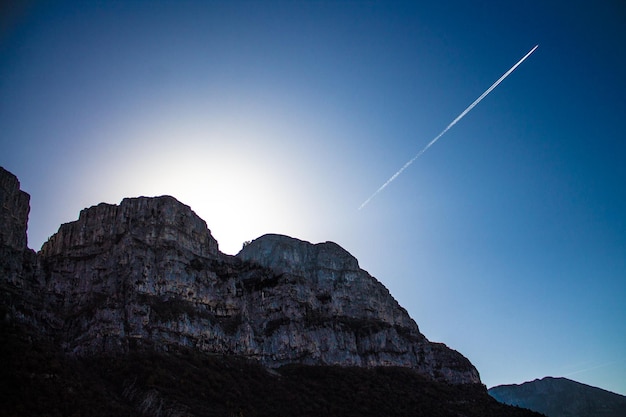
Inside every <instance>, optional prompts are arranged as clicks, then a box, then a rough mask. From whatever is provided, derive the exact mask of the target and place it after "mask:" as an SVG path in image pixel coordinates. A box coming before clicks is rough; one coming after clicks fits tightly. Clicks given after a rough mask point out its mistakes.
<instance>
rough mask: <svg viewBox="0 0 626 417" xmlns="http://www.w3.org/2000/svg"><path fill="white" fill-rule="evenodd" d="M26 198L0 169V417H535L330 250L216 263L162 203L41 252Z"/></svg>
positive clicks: (275, 246) (215, 252)
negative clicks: (30, 228)
mask: <svg viewBox="0 0 626 417" xmlns="http://www.w3.org/2000/svg"><path fill="white" fill-rule="evenodd" d="M29 199H30V196H29V195H28V194H26V193H25V192H23V191H21V190H20V188H19V181H18V179H17V178H16V177H15V176H14V175H13V174H11V173H9V172H8V171H6V170H4V169H2V168H0V341H2V343H0V358H2V361H3V366H1V367H0V417H1V416H14V415H15V416H18V415H19V416H31V415H32V416H34V415H46V416H69V415H90V416H111V415H115V416H151V417H183V416H185V417H193V416H195V417H203V416H207V417H208V416H235V415H236V416H240V415H245V416H248V417H249V416H270V415H271V416H294V415H295V416H314V415H316V416H317V415H327V416H333V417H338V416H359V417H366V416H394V415H396V416H429V417H437V416H440V417H456V416H465V417H490V416H493V417H496V416H497V417H504V416H511V417H532V416H533V415H535V413H533V412H531V411H529V410H523V409H520V408H516V407H510V406H506V405H504V404H501V403H499V402H497V401H496V400H494V399H493V398H492V397H490V396H489V395H488V394H487V389H486V387H485V386H484V385H482V383H481V381H480V378H479V375H478V371H477V370H476V368H475V367H474V366H473V365H472V364H471V363H470V361H469V360H468V359H467V358H465V357H464V356H463V355H461V354H460V353H459V352H456V351H454V350H452V349H450V348H448V347H447V346H445V345H444V344H441V343H433V342H430V341H429V340H428V339H426V337H425V336H424V335H423V334H422V333H421V332H420V331H419V328H418V326H417V324H416V323H415V322H414V321H413V319H411V318H410V317H409V314H408V313H407V311H406V310H405V309H403V308H402V307H401V306H400V305H399V304H398V303H397V302H396V300H395V299H394V298H393V297H392V296H391V294H390V293H389V291H388V290H387V289H386V288H385V287H384V286H383V284H381V283H380V282H379V281H378V280H376V279H375V278H374V277H372V276H371V275H369V274H368V273H367V272H366V271H364V270H362V269H361V268H360V267H359V265H358V261H357V260H356V258H354V257H353V256H352V255H350V254H349V253H348V252H347V251H346V250H344V249H343V248H341V247H340V246H339V245H337V244H335V243H332V242H325V243H320V244H316V245H314V244H311V243H309V242H304V241H301V240H298V239H294V238H290V237H287V236H279V235H265V236H262V237H260V238H258V239H256V240H254V241H253V242H250V243H248V244H246V245H245V247H244V248H243V249H242V251H241V252H240V253H239V254H238V255H237V256H229V255H225V254H223V253H221V252H220V251H219V249H218V243H217V241H216V240H215V239H214V238H213V236H212V235H211V233H210V231H209V229H208V228H207V225H206V223H205V221H204V220H202V219H200V218H199V217H198V216H197V215H196V214H195V213H194V212H193V211H192V210H191V208H190V207H188V206H186V205H184V204H182V203H180V202H179V201H177V200H176V199H175V198H173V197H169V196H163V197H154V198H148V197H138V198H128V199H124V200H123V201H122V202H121V204H120V205H112V204H104V203H103V204H99V205H97V206H94V207H91V208H88V209H85V210H83V211H81V213H80V216H79V218H78V220H76V221H73V222H70V223H66V224H63V225H61V227H60V229H59V231H58V232H57V233H56V234H54V235H53V236H52V237H51V238H50V239H49V240H48V241H47V242H46V243H45V244H44V245H43V247H42V249H41V251H40V252H38V253H35V252H34V251H32V250H30V249H28V248H27V246H26V243H27V241H26V227H27V222H28V213H29Z"/></svg>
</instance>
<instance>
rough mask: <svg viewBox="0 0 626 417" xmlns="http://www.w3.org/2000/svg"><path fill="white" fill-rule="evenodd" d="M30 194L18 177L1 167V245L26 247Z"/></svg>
mask: <svg viewBox="0 0 626 417" xmlns="http://www.w3.org/2000/svg"><path fill="white" fill-rule="evenodd" d="M29 202H30V196H29V195H28V194H27V193H25V192H24V191H22V190H20V182H19V180H18V179H17V177H16V176H15V175H13V174H11V173H10V172H9V171H7V170H6V169H4V168H2V167H0V225H2V227H0V245H1V246H7V247H10V248H12V249H15V250H24V249H26V244H27V238H26V228H27V225H28V213H29V211H30V205H29Z"/></svg>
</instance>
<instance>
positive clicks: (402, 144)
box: [0, 0, 626, 395]
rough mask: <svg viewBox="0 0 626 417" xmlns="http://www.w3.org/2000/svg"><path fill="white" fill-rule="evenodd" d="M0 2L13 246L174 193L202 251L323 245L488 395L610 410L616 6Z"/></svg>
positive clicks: (622, 151) (620, 227) (37, 243)
mask: <svg viewBox="0 0 626 417" xmlns="http://www.w3.org/2000/svg"><path fill="white" fill-rule="evenodd" d="M15 3H18V4H13V5H10V6H7V4H6V2H5V3H3V6H1V7H2V10H0V166H3V167H4V168H5V169H7V170H9V171H11V172H12V173H14V174H15V175H16V176H17V177H18V178H19V179H20V182H21V188H22V189H23V190H24V191H26V192H28V193H29V194H30V195H31V211H30V220H29V229H28V240H29V247H31V248H33V249H35V250H38V249H39V248H40V247H41V245H42V244H43V243H44V242H45V241H46V240H47V239H48V237H49V236H51V235H52V234H54V233H55V232H56V231H57V230H58V227H59V225H60V224H62V223H66V222H70V221H73V220H76V219H77V218H78V214H79V212H80V210H81V209H83V208H86V207H90V206H93V205H96V204H98V203H100V202H107V203H112V204H118V203H119V202H120V201H121V200H122V198H124V197H136V196H141V195H145V196H158V195H164V194H168V195H173V196H174V197H176V198H177V199H178V200H180V201H181V202H183V203H185V204H187V205H189V206H191V208H192V209H193V210H194V211H195V212H196V213H197V214H198V215H199V216H200V217H201V218H203V219H204V220H205V221H206V222H207V225H208V227H209V229H210V230H211V232H212V234H213V236H214V237H215V238H216V239H217V240H218V242H219V245H220V249H221V250H222V251H223V252H225V253H229V254H235V253H237V252H238V251H239V250H240V248H241V247H242V244H243V242H244V241H248V240H252V239H255V238H257V237H259V236H261V235H263V234H265V233H281V234H286V235H289V236H293V237H296V238H299V239H302V240H307V241H310V242H313V243H317V242H325V241H334V242H336V243H338V244H340V245H341V246H342V247H344V248H345V249H346V250H348V251H349V252H350V253H352V254H353V255H354V256H355V257H357V258H358V260H359V264H360V266H361V268H363V269H365V270H367V271H368V272H369V273H370V274H371V275H373V276H374V277H376V278H377V279H378V280H380V281H381V282H382V283H383V284H384V285H385V286H386V287H387V288H388V289H389V290H390V292H391V294H392V295H393V296H394V297H395V298H396V299H397V300H398V302H399V303H400V304H401V305H402V306H403V307H405V308H406V309H407V310H408V312H409V314H410V315H411V317H412V318H413V319H415V321H416V322H417V323H418V325H419V327H420V330H421V331H422V333H424V334H425V335H426V337H427V338H429V339H430V340H432V341H437V342H443V343H445V344H447V345H448V346H450V347H451V348H453V349H455V350H458V351H460V352H461V353H463V354H464V355H465V356H466V357H468V358H469V359H470V360H471V361H472V363H473V364H474V365H475V366H476V367H477V368H478V370H479V372H480V375H481V379H482V381H483V383H484V384H485V385H487V386H488V387H491V386H495V385H499V384H511V383H522V382H524V381H529V380H533V379H535V378H542V377H544V376H555V377H558V376H564V377H567V378H570V379H573V380H576V381H579V382H582V383H586V384H589V385H593V386H597V387H600V388H603V389H607V390H610V391H613V392H616V393H620V394H622V395H626V214H625V213H626V134H625V133H624V131H625V130H624V127H623V121H624V117H626V100H625V99H624V97H625V96H626V77H624V75H625V74H626V48H624V47H623V43H624V40H626V6H624V3H623V2H620V1H618V0H615V1H611V0H605V1H600V2H589V1H577V0H574V1H567V2H566V1H534V0H528V1H518V2H505V3H503V2H500V1H460V0H454V1H442V2H401V1H271V0H268V1H63V0H59V1H32V0H31V1H21V2H15ZM535 45H539V48H538V49H537V50H536V51H535V52H534V53H533V54H532V55H531V56H530V57H528V59H527V60H526V61H524V62H523V63H522V64H521V65H520V66H519V67H518V68H517V69H516V70H515V71H514V72H513V73H512V74H511V75H509V76H508V77H507V78H506V79H505V80H504V81H503V82H502V83H501V84H500V85H499V86H498V87H497V88H495V89H494V90H493V91H492V92H491V93H490V94H489V95H488V96H487V97H486V98H484V100H482V101H481V102H480V103H479V104H478V105H477V106H476V107H475V108H474V109H472V111H471V112H469V113H468V114H467V115H465V117H463V118H462V120H460V121H459V122H458V123H457V124H456V125H454V126H453V127H452V128H451V129H450V130H449V131H448V132H446V134H445V135H444V136H443V137H441V138H440V139H439V140H438V141H437V143H435V144H434V145H433V146H432V147H430V148H429V149H428V151H427V152H425V153H424V154H423V155H422V156H420V157H419V158H418V159H417V160H416V161H415V162H414V163H413V164H412V165H411V166H410V167H408V168H407V169H406V170H405V171H403V172H402V174H401V175H399V176H398V177H397V178H396V179H395V180H394V181H393V182H392V183H390V184H389V185H388V186H387V187H386V188H385V189H384V190H383V191H382V192H380V193H379V194H378V195H376V197H375V198H373V199H372V200H371V201H370V202H369V203H368V204H367V205H366V206H365V207H363V208H362V209H361V210H359V207H360V206H361V204H362V203H363V202H364V201H365V200H366V199H367V198H368V197H369V196H371V195H372V194H373V193H374V192H375V191H376V190H377V189H378V188H379V187H380V186H381V185H382V184H383V183H385V181H387V180H388V179H389V178H390V177H391V176H392V175H393V174H394V173H395V172H397V171H398V170H399V169H400V168H401V167H402V166H403V165H404V164H405V163H406V162H407V161H409V160H410V159H411V158H412V157H413V156H415V155H416V154H417V153H418V152H419V151H420V150H421V149H423V148H424V146H426V145H427V144H428V143H429V142H430V141H431V140H432V139H433V138H434V137H436V135H437V134H439V133H440V132H441V131H442V130H443V129H444V128H445V127H446V126H447V125H448V124H449V123H450V122H452V121H453V120H454V118H455V117H457V116H458V115H459V114H460V113H461V112H462V111H463V110H464V109H465V108H467V106H469V105H470V104H471V103H472V102H473V101H474V100H475V99H476V98H477V97H479V96H480V95H481V94H482V93H483V92H484V91H485V90H486V89H487V88H488V87H489V86H490V85H492V83H493V82H495V81H496V80H497V79H498V78H499V77H500V76H502V75H503V74H504V73H505V72H506V71H507V70H508V69H509V68H511V67H512V66H513V65H514V64H515V63H516V62H518V61H519V60H520V59H521V58H522V57H523V56H524V55H525V54H526V53H527V52H528V51H530V50H531V48H533V47H534V46H535Z"/></svg>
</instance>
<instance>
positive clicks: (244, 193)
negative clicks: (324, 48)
mask: <svg viewBox="0 0 626 417" xmlns="http://www.w3.org/2000/svg"><path fill="white" fill-rule="evenodd" d="M197 120H198V119H196V122H194V121H190V120H184V121H183V120H173V119H171V118H170V119H166V120H163V121H161V122H160V123H159V125H158V126H152V127H151V128H150V129H147V130H144V131H141V130H138V129H128V130H127V131H126V132H125V133H123V134H122V135H121V137H125V138H126V140H124V141H123V142H124V145H123V146H121V147H116V148H110V149H109V152H108V153H109V155H108V156H107V157H106V158H102V159H105V160H107V161H108V162H107V163H109V164H110V161H115V169H113V170H111V172H110V173H109V174H108V175H109V178H108V179H107V180H106V181H105V182H106V190H104V191H105V193H104V194H105V196H106V198H107V200H108V201H109V202H111V203H119V201H120V200H121V199H122V198H124V197H132V196H139V195H144V196H157V195H166V194H167V195H172V196H173V197H175V198H177V199H178V200H179V201H181V202H182V203H184V204H187V205H189V206H190V207H191V208H192V210H194V211H195V212H196V214H198V215H199V216H200V217H201V218H202V219H203V220H205V221H206V222H207V225H208V227H209V229H210V230H211V232H212V234H213V236H214V237H215V238H216V239H217V240H218V243H219V246H220V250H221V251H223V252H225V253H229V254H235V253H237V252H238V251H239V250H240V249H241V247H242V244H243V242H244V241H247V240H251V239H254V238H256V237H258V236H260V235H262V234H265V233H270V232H273V233H290V230H291V229H292V227H295V225H296V224H297V221H296V220H297V219H296V218H295V216H294V214H293V213H297V212H299V211H301V210H299V209H298V207H297V205H298V204H300V202H301V198H299V193H300V191H299V190H298V188H299V187H298V185H297V181H295V180H294V176H293V175H290V174H289V171H291V169H290V167H291V168H293V166H292V165H293V162H292V161H291V160H290V159H289V158H288V157H287V156H286V155H284V152H283V151H281V146H280V144H279V142H280V141H281V138H282V143H284V141H285V138H284V135H285V134H286V133H285V132H281V131H279V129H277V128H276V127H275V126H272V125H270V124H269V123H268V122H267V121H263V123H260V122H259V121H258V120H256V121H255V120H247V122H248V123H245V124H244V123H233V120H232V118H231V119H230V120H229V118H228V117H223V118H222V122H221V123H219V124H218V123H211V122H210V121H205V122H203V123H198V122H197ZM118 137H120V136H118ZM102 159H99V160H98V163H102V162H100V160H102ZM84 182H85V183H88V182H90V181H88V180H84ZM97 182H98V183H102V182H103V181H102V180H101V179H100V180H99V181H97ZM102 191H103V190H97V191H96V192H95V193H96V194H98V195H99V196H100V197H99V198H100V199H102ZM94 198H95V197H94Z"/></svg>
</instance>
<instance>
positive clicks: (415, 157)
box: [359, 45, 539, 210]
mask: <svg viewBox="0 0 626 417" xmlns="http://www.w3.org/2000/svg"><path fill="white" fill-rule="evenodd" d="M538 47H539V45H535V47H534V48H533V49H531V50H530V52H528V53H527V54H526V55H524V57H523V58H522V59H520V60H519V61H518V62H517V64H515V65H513V66H512V67H511V69H509V70H508V71H507V72H505V73H504V75H503V76H502V77H500V78H499V79H498V81H496V82H495V83H493V84H492V85H491V87H489V88H488V89H487V90H486V91H485V92H484V93H482V94H481V95H480V97H478V98H477V99H476V100H474V102H473V103H472V104H470V105H469V106H468V107H467V108H466V109H465V110H463V112H462V113H461V114H459V115H458V116H457V117H456V119H454V120H453V121H452V123H450V124H449V125H448V126H446V128H445V129H443V130H442V131H441V133H440V134H438V135H437V136H436V137H435V139H433V140H431V141H430V142H429V143H428V145H426V146H425V147H424V149H422V150H421V151H419V152H418V153H417V155H415V156H414V157H413V158H412V159H411V160H410V161H409V162H407V163H406V164H404V165H403V166H402V168H400V169H399V170H398V171H397V172H396V173H395V174H393V175H392V176H391V178H389V179H388V180H387V182H385V183H384V184H383V185H381V186H380V188H379V189H378V190H376V192H375V193H374V194H372V195H371V196H370V197H369V198H368V199H367V200H365V201H364V202H363V204H361V205H360V206H359V210H361V209H362V208H363V207H365V206H366V205H367V203H369V202H370V201H371V200H372V199H373V198H374V197H376V196H377V195H378V193H380V192H381V191H382V190H384V189H385V188H386V187H387V186H388V185H389V184H390V183H391V181H393V180H395V179H396V178H397V177H398V175H400V174H402V172H403V171H404V170H405V169H407V168H408V167H409V166H410V165H411V164H412V163H413V162H415V160H416V159H417V158H419V157H420V156H422V154H423V153H424V152H426V151H427V150H428V148H430V147H431V146H433V145H434V144H435V142H437V141H438V140H439V138H440V137H442V136H443V135H445V133H446V132H447V131H448V130H450V128H451V127H452V126H454V125H455V124H457V122H458V121H459V120H461V119H462V118H463V117H464V116H465V115H466V114H467V113H469V112H470V110H472V109H473V108H474V107H476V105H477V104H478V103H480V102H481V100H482V99H484V98H485V97H487V94H489V93H491V91H492V90H493V89H494V88H496V87H497V86H498V85H499V84H500V83H501V82H502V81H503V80H504V79H505V78H506V77H508V76H509V74H511V73H512V72H513V71H515V68H517V67H518V66H519V65H520V64H521V63H522V62H524V60H525V59H526V58H528V57H529V56H530V54H532V53H533V52H535V49H537V48H538Z"/></svg>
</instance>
